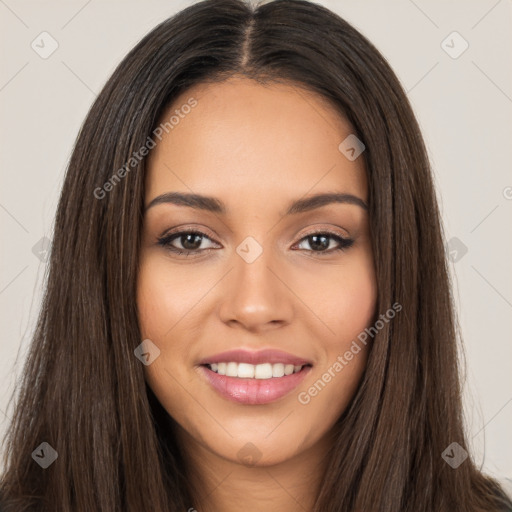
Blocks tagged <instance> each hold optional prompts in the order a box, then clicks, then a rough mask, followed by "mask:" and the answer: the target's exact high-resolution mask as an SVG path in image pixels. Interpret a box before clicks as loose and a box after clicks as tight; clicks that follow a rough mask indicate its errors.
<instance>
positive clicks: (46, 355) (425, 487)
mask: <svg viewBox="0 0 512 512" xmlns="http://www.w3.org/2000/svg"><path fill="white" fill-rule="evenodd" d="M235 74H236V75H241V76H245V77H248V78H251V79H254V80H258V81H260V82H265V81H269V82H271V81H283V82H288V83H292V84H297V85H300V86H302V87H307V88H308V89H309V90H311V91H314V92H316V93H318V94H319V95H320V96H322V97H324V98H326V99H328V100H329V101H330V102H331V104H332V106H333V108H335V109H337V110H338V111H339V113H340V115H343V116H345V118H346V119H347V120H348V121H349V122H350V123H351V124H352V126H353V128H354V133H356V134H357V136H358V137H359V138H360V139H361V140H362V141H363V142H364V144H365V146H366V150H365V152H364V153H363V157H364V158H365V161H366V168H367V172H368V183H369V209H370V226H371V234H372V244H373V248H374V255H375V265H376V275H377V285H378V298H377V311H379V312H383V311H386V310H388V309H389V308H390V307H391V305H392V304H393V303H395V302H399V303H400V304H401V305H402V307H403V309H402V311H401V313H400V315H397V316H396V318H395V319H394V320H393V321H392V322H389V323H387V324H386V325H385V326H384V328H383V329H381V330H380V331H379V332H378V334H377V335H376V336H375V339H374V341H373V346H372V349H371V352H370V355H369V359H368V363H367V369H366V371H365V373H364V376H363V379H362V381H361V385H360V387H359V388H358V391H357V393H356V395H355V396H354V398H353V400H352V401H351V404H350V406H349V408H348V409H347V410H346V411H345V412H344V414H343V415H342V417H341V418H339V421H338V422H337V424H336V425H335V429H334V431H333V433H332V435H333V443H334V446H333V449H332V452H331V455H330V458H329V460H328V461H326V464H327V469H326V472H325V475H324V479H323V484H322V487H321V490H320V493H319V495H318V498H317V502H316V505H315V511H317V512H334V511H347V512H348V511H353V510H362V511H380V512H405V511H414V512H432V511H435V512H448V511H449V512H452V511H454V510H457V511H459V512H470V511H472V512H474V511H484V510H485V511H497V510H501V509H502V508H503V507H504V506H505V505H506V504H509V502H508V501H507V499H506V497H505V496H504V494H503V492H502V491H501V490H500V487H499V486H498V484H497V483H496V482H495V481H493V480H492V479H490V478H488V477H485V476H484V475H482V474H481V473H480V471H479V470H478V469H477V468H476V467H475V465H474V463H473V462H472V460H471V458H469V459H467V460H465V461H464V462H463V463H462V464H461V465H460V466H459V467H458V468H456V469H454V468H452V467H451V466H450V465H449V464H447V463H446V461H445V460H444V459H443V457H442V453H443V451H444V450H445V449H446V448H447V447H449V445H450V444H451V443H453V442H456V443H458V444H459V445H460V446H462V447H464V448H467V444H466V438H465V434H464V431H463V424H462V415H461V409H462V406H461V389H460V384H459V374H458V372H459V370H458V359H457V343H458V341H459V334H458V331H457V329H456V320H455V312H454V308H453V303H452V297H451V291H450V282H449V274H448V272H447V264H446V258H445V251H444V243H443V232H442V226H441V222H440V215H439V210H438V206H437V201H436V196H435V189H434V186H433V183H432V177H431V169H430V165H429V162H428V158H427V154H426V151H425V147H424V143H423V140H422V136H421V134H420V131H419V128H418V125H417V122H416V120H415V117H414V114H413V112H412V109H411V106H410V104H409V102H408V100H407V97H406V95H405V93H404V91H403V89H402V87H401V85H400V83H399V82H398V80H397V78H396V76H395V74H394V73H393V71H392V70H391V69H390V67H389V65H388V64H387V62H386V60H385V59H384V58H383V57H382V55H381V54H380V53H379V52H378V50H377V49H376V48H375V47H374V46H373V45H372V44H371V43H370V42H369V41H368V40H367V39H366V38H365V37H363V36H362V35H361V34H360V33H359V32H358V31H356V30H355V29H354V28H353V27H352V26H351V25H349V24H348V23H347V22H346V21H344V20H343V19H341V18H340V17H339V16H337V15H335V14H334V13H332V12H331V11H329V10H328V9H326V8H324V7H322V6H319V5H316V4H314V3H310V2H307V1H302V0H277V1H274V2H270V3H266V4H263V5H259V6H251V5H249V4H247V3H244V2H243V1H241V0H206V1H203V2H199V3H196V4H195V5H192V6H190V7H188V8H186V9H184V10H183V11H181V12H179V13H178V14H177V15H175V16H173V17H171V18H169V19H167V20H165V21H164V22H162V23H161V24H159V25H158V26H157V27H156V28H155V29H154V30H152V31H151V32H150V33H149V34H148V35H146V36H145V37H144V38H143V39H142V40H141V41H140V42H139V43H138V44H137V45H136V46H135V48H134V49H133V50H132V51H130V52H129V54H128V55H127V56H126V57H125V58H124V60H123V61H122V62H121V63H120V65H119V66H118V67H117V69H116V70H115V72H114V73H113V75H112V77H111V78H110V79H109V80H108V82H107V83H106V85H105V86H104V88H103V90H102V91H101V93H100V94H99V96H98V98H97V99H96V101H95V102H94V104H93V105H92V107H91V109H90V112H89V113H88V115H87V117H86V119H85V121H84V124H83V126H82V128H81V130H80V133H79V135H78V137H77V141H76V144H75V147H74V150H73V153H72V156H71V159H70V162H69V166H68V169H67V173H66V177H65V181H64V185H63V188H62V193H61V196H60V201H59V204H58V208H57V214H56V219H55V227H54V236H53V244H52V248H51V256H50V260H49V270H48V275H47V283H46V290H45V296H44V299H43V303H42V308H41V311H40V315H39V318H38V323H37V327H36V330H35V333H34V337H33V341H32V344H31V347H30V351H29V354H28V357H27V360H26V364H25V368H24V374H23V377H22V380H21V382H20V383H19V389H18V390H17V392H16V393H17V397H16V403H15V407H14V412H13V417H12V422H11V424H10V426H9V430H8V435H7V437H6V439H5V448H6V449H5V454H4V458H5V470H4V474H3V477H2V483H1V493H2V497H3V501H4V503H5V506H6V510H7V511H14V510H15V511H16V512H20V511H24V510H39V511H43V510H44V511H46V510H52V511H53V510H59V511H62V512H68V511H73V512H90V511H91V510H94V511H108V512H113V511H119V512H121V511H123V512H132V511H133V512H140V511H142V510H151V511H162V512H165V511H178V510H180V511H181V510H182V511H185V510H187V509H189V508H190V507H192V506H193V504H194V499H193V492H192V490H191V489H189V487H188V480H187V475H186V471H185V464H184V458H183V456H182V454H181V452H180V447H179V446H178V445H177V443H176V441H175V439H174V437H173V435H172V432H173V429H172V426H173V420H172V418H170V417H169V416H168V415H167V413H166V412H165V411H164V410H163V408H162V406H161V405H160V404H159V403H158V401H157V400H156V398H155V396H154V395H153V394H152V392H151V390H150V389H149V387H148V386H147V385H146V383H145V380H144V376H143V369H142V366H141V364H140V362H139V361H138V360H137V358H136V357H134V349H135V347H137V346H138V345H139V344H140V343H141V338H140V331H139V326H138V323H137V306H136V299H135V297H136V293H135V291H136V290H135V287H136V276H137V266H138V251H139V243H140V233H141V228H142V220H143V214H142V212H143V198H144V176H145V159H144V158H142V159H140V161H139V160H138V161H137V162H135V163H134V162H132V163H131V164H130V166H126V163H127V161H131V160H130V159H131V158H132V155H134V154H135V153H137V152H138V151H139V149H140V148H141V147H143V146H144V145H145V144H146V143H147V138H148V136H150V135H151V134H152V133H153V131H154V129H155V126H156V125H157V122H158V121H159V120H160V118H161V116H162V113H163V112H164V111H165V109H166V107H167V106H168V105H169V104H170V103H171V102H172V101H173V99H174V98H175V97H176V96H177V95H178V94H180V93H181V92H183V91H185V90H186V89H187V88H189V87H191V86H192V85H195V84H199V83H201V82H207V81H210V82H214V81H222V80H224V79H226V78H229V77H231V76H233V75H235ZM123 168H124V169H125V171H124V172H119V170H120V169H123ZM114 175H115V176H116V178H114V177H113V176H114ZM106 183H110V186H106V185H105V184H106ZM13 398H14V395H13ZM43 442H47V443H48V444H49V445H50V446H51V447H53V449H55V451H56V452H57V454H58V458H57V459H56V460H55V462H54V463H53V464H52V465H51V466H50V467H48V468H47V469H42V468H41V467H40V466H39V465H38V464H36V463H35V462H34V460H33V457H32V452H33V451H34V450H35V449H36V447H39V445H40V444H41V443H43ZM509 505H510V504H509Z"/></svg>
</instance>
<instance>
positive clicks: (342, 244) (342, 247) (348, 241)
mask: <svg viewBox="0 0 512 512" xmlns="http://www.w3.org/2000/svg"><path fill="white" fill-rule="evenodd" d="M183 235H199V236H201V237H203V238H206V239H208V240H210V241H211V242H213V240H212V239H211V238H210V237H209V236H208V235H206V234H205V233H203V232H202V231H196V230H188V231H178V232H176V233H171V234H169V235H165V236H163V237H161V238H159V239H158V245H160V246H162V247H165V248H166V249H168V250H169V251H171V252H173V253H175V254H177V255H185V256H189V255H190V254H199V253H201V252H205V251H211V250H213V248H208V249H200V250H195V251H187V250H182V249H177V248H176V247H173V246H172V245H171V242H173V241H174V240H175V239H177V238H180V237H181V236H183ZM314 235H327V237H328V238H332V239H334V240H336V241H337V242H338V244H339V247H336V248H334V249H328V250H325V251H314V250H312V249H305V250H306V251H307V252H309V253H315V254H317V255H319V256H320V257H321V256H323V255H325V254H332V253H334V252H338V251H346V250H347V249H349V248H350V247H351V246H352V244H353V243H354V240H353V239H352V238H345V237H342V236H340V235H338V234H336V233H332V232H330V231H313V232H311V233H306V234H305V235H304V236H303V237H302V238H301V239H300V240H299V242H298V243H300V242H302V241H303V240H305V239H307V238H309V237H311V236H314Z"/></svg>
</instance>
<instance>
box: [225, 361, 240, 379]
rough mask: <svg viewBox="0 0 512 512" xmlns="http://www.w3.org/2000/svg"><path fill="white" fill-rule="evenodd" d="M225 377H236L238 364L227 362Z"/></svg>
mask: <svg viewBox="0 0 512 512" xmlns="http://www.w3.org/2000/svg"><path fill="white" fill-rule="evenodd" d="M226 377H238V365H237V364H236V363H228V364H227V366H226Z"/></svg>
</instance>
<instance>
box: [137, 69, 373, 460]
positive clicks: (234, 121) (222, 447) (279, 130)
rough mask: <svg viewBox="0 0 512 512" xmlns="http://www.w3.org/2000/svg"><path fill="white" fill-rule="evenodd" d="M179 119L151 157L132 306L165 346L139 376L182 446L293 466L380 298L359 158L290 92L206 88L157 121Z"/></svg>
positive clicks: (347, 391) (317, 434) (361, 362)
mask: <svg viewBox="0 0 512 512" xmlns="http://www.w3.org/2000/svg"><path fill="white" fill-rule="evenodd" d="M191 98H193V99H191ZM194 100H195V101H194ZM196 102H197V103H196ZM186 105H193V106H192V107H190V108H189V107H187V106H186ZM176 111H177V112H176ZM173 114H174V115H175V117H174V118H173V121H172V122H171V123H170V124H168V125H167V127H166V130H167V132H168V133H166V131H165V129H164V131H163V134H164V135H163V137H162V138H161V141H158V140H157V142H158V143H157V146H156V147H155V148H154V149H152V150H151V153H150V155H149V160H148V173H147V182H146V193H145V205H146V208H147V209H146V211H145V216H144V231H143V241H142V248H141V262H140V264H141V266H140V273H139V277H138V291H137V302H138V311H139V323H140V327H141V332H142V335H143V339H149V340H151V342H152V343H153V344H154V345H156V346H157V347H158V349H159V350H160V354H159V355H158V357H156V359H154V361H153V362H151V363H150V364H148V365H147V366H144V370H145V375H146V379H147V382H148V384H149V386H150V387H151V389H152V390H153V392H154V393H155V395H156V397H157V398H158V400H159V401H160V402H161V404H162V405H163V407H164V408H165V409H166V410H167V412H168V413H169V414H170V415H171V416H172V417H173V418H174V419H175V420H176V422H177V423H178V424H179V425H180V426H181V427H182V429H180V430H182V432H183V435H184V436H185V443H186V444H188V445H189V446H192V445H193V446H196V447H200V449H201V450H206V452H208V453H209V454H210V455H211V454H215V455H218V456H221V457H223V458H224V459H228V460H232V461H235V462H240V463H249V464H252V465H254V464H260V465H267V464H275V463H277V462H280V461H285V460H289V459H291V458H292V457H294V456H298V455H299V454H300V453H301V452H303V451H306V450H308V449H311V448H314V447H315V446H320V441H322V439H326V437H325V435H326V434H327V433H328V432H329V430H330V429H331V427H332V426H333V424H334V423H335V422H336V420H337V418H338V417H339V416H340V414H341V413H342V412H343V411H344V409H345V408H346V407H347V404H348V403H349V401H350V399H351V398H352V397H353V395H354V393H355V391H356V389H357V386H358V383H359V381H360V377H361V375H362V372H363V370H364V367H365V364H366V359H367V350H368V347H367V346H364V345H362V344H361V343H359V346H360V350H359V351H357V350H354V349H353V347H354V344H353V342H354V340H357V336H358V335H359V334H360V333H361V332H362V331H364V329H365V328H366V327H368V326H369V325H371V322H372V319H373V316H374V313H375V301H376V292H377V290H376V281H375V274H374V264H373V255H372V247H371V241H370V236H369V218H368V212H367V210H366V209H365V208H364V203H367V178H366V171H365V166H364V161H363V157H361V158H355V159H354V155H353V153H354V152H353V151H350V150H349V151H348V152H347V151H346V146H347V145H348V146H350V144H349V142H350V140H351V139H349V141H348V142H346V143H345V145H344V146H342V149H343V148H345V150H343V151H342V150H340V149H339V146H340V143H342V141H344V140H345V139H346V138H347V137H348V136H349V135H350V134H351V133H352V131H351V127H350V125H349V124H348V123H347V122H346V121H344V120H343V119H341V118H340V116H339V115H338V114H337V113H336V112H335V111H334V110H333V109H332V108H331V107H330V105H328V104H327V103H326V102H325V101H324V100H323V99H322V98H320V97H318V96H316V95H314V94H312V93H310V92H306V91H305V90H304V89H299V88H298V87H295V86H285V85H269V86H262V85H261V84H258V83H256V82H253V81H250V80H248V79H243V78H232V79H230V80H228V81H226V82H224V83H219V84H213V85H212V84H208V85H205V84H202V85H200V86H196V87H194V88H192V89H189V90H188V91H187V92H186V93H184V94H182V95H181V96H180V97H179V98H178V99H177V100H176V101H175V103H174V104H173V107H172V109H170V110H169V111H168V112H167V113H166V115H165V116H164V118H163V122H165V121H168V120H169V118H171V116H172V115H173ZM171 126H172V128H170V127H171ZM355 149H358V148H355ZM346 155H347V156H346ZM355 156H357V153H355ZM363 156H364V155H363ZM349 157H350V158H349ZM171 193H173V194H184V195H186V196H187V197H188V199H183V198H181V199H180V198H179V196H174V200H173V199H172V197H171V196H170V195H169V194H171ZM166 194H167V196H166ZM190 194H196V195H198V196H201V197H202V198H193V197H191V196H189V195H190ZM317 194H345V195H346V196H345V198H346V197H349V199H348V200H345V201H344V200H343V197H342V196H341V202H337V201H323V200H321V199H319V200H317V201H316V202H315V201H312V202H310V201H308V200H309V199H310V198H312V197H313V196H315V195H317ZM205 196H208V198H212V199H206V198H205ZM350 196H353V198H352V199H351V198H350ZM155 198H159V199H158V200H157V201H155ZM213 198H214V199H213ZM354 198H358V199H354ZM297 202H298V204H297V205H296V206H295V207H294V208H291V205H292V204H293V203H297ZM288 210H290V211H288ZM191 232H192V233H191ZM194 232H199V233H200V234H199V235H198V234H194ZM178 233H180V234H178ZM315 233H316V235H315ZM179 250H181V251H189V254H188V255H186V254H178V253H177V252H175V251H179ZM141 341H142V340H141ZM146 343H147V342H146ZM351 347H352V348H351ZM228 351H229V352H231V353H230V354H223V353H225V352H228ZM347 352H351V354H352V357H350V355H346V354H347ZM342 361H343V362H342ZM336 363H338V364H336ZM212 365H213V366H212ZM291 367H292V368H291ZM340 367H341V369H340ZM215 370H217V371H215ZM290 371H292V372H294V373H291V374H289V373H290ZM224 372H227V375H221V373H224ZM283 373H284V375H283ZM206 452H205V453H206Z"/></svg>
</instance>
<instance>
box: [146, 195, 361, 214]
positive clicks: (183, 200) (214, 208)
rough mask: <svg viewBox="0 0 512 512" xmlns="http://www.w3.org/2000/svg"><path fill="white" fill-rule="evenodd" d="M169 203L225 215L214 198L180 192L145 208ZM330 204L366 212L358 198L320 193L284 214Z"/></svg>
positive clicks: (154, 201)
mask: <svg viewBox="0 0 512 512" xmlns="http://www.w3.org/2000/svg"><path fill="white" fill-rule="evenodd" d="M164 203H170V204H175V205H177V206H187V207H189V208H194V209H197V210H205V211H209V212H212V213H219V214H221V215H225V214H226V213H227V207H226V205H225V204H224V203H223V202H222V201H221V200H220V199H217V198H216V197H211V196H204V195H201V194H189V193H182V192H167V193H165V194H161V195H159V196H157V197H155V198H154V199H153V200H152V201H151V202H150V203H149V204H148V206H147V207H146V209H145V211H147V210H149V209H150V208H152V207H153V206H156V205H157V204H164ZM332 203H341V204H352V205H355V206H359V207H361V208H362V209H363V210H366V211H367V210H368V205H367V204H366V203H365V202H364V201H363V200H362V199H361V198H359V197H357V196H354V195H352V194H345V193H335V192H333V193H321V194H315V195H313V196H309V197H306V198H304V199H298V200H296V201H293V202H292V203H291V204H290V205H289V206H288V209H287V210H286V212H285V215H295V214H298V213H303V212H307V211H310V210H314V209H316V208H320V207H322V206H326V205H328V204H332Z"/></svg>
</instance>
